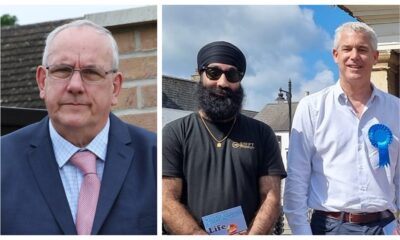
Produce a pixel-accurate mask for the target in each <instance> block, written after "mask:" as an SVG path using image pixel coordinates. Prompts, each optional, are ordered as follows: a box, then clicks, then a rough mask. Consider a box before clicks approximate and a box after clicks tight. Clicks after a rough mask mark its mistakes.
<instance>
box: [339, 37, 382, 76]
mask: <svg viewBox="0 0 400 240" xmlns="http://www.w3.org/2000/svg"><path fill="white" fill-rule="evenodd" d="M333 58H334V60H335V62H336V63H337V64H338V66H339V72H340V78H341V79H342V80H346V81H365V82H369V81H370V77H371V71H372V66H373V65H374V64H375V63H376V62H377V60H378V51H374V50H373V48H372V46H371V44H370V41H369V37H368V35H367V34H366V33H363V32H354V31H351V30H345V31H343V32H342V33H341V36H340V39H339V46H338V49H334V50H333Z"/></svg>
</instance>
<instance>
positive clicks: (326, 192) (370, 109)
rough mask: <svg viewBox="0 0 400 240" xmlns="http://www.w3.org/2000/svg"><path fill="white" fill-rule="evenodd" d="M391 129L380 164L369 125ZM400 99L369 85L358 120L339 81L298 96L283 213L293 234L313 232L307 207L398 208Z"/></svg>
mask: <svg viewBox="0 0 400 240" xmlns="http://www.w3.org/2000/svg"><path fill="white" fill-rule="evenodd" d="M377 123H380V124H384V125H386V126H387V127H388V128H389V129H390V130H391V132H392V134H393V139H392V142H391V144H390V145H389V156H390V165H389V166H385V167H379V166H378V163H379V153H378V149H377V148H376V147H374V146H373V145H372V144H371V141H370V140H369V137H368V130H369V129H370V127H371V126H372V125H374V124H377ZM399 138H400V99H399V98H397V97H395V96H392V95H389V94H387V93H384V92H382V91H380V90H379V89H377V88H375V87H373V91H372V94H371V97H370V99H369V100H368V102H367V104H366V107H365V108H364V112H363V114H362V116H361V118H360V119H358V118H357V115H356V113H355V111H354V109H353V108H352V106H351V103H350V101H349V100H348V98H347V96H346V94H345V93H344V92H343V90H342V88H341V86H340V84H339V81H338V82H337V83H336V84H335V85H333V86H331V87H328V88H326V89H323V90H322V91H320V92H317V93H315V94H312V95H310V96H307V97H305V98H304V99H302V100H301V101H300V103H299V105H298V107H297V110H296V114H295V116H294V119H293V128H292V132H291V137H290V146H289V155H288V176H287V179H286V184H285V192H284V212H285V214H286V216H287V220H288V222H289V225H290V227H291V229H292V232H293V234H312V232H311V227H310V224H309V222H308V218H307V211H308V208H312V209H317V210H322V211H332V212H339V211H344V212H351V213H360V212H379V211H384V210H386V209H389V210H391V211H392V212H396V211H398V210H399V209H400V146H399Z"/></svg>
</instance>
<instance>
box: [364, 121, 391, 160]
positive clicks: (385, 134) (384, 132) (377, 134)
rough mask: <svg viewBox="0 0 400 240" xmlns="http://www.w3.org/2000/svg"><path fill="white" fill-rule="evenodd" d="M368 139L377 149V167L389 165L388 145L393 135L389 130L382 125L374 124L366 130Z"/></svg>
mask: <svg viewBox="0 0 400 240" xmlns="http://www.w3.org/2000/svg"><path fill="white" fill-rule="evenodd" d="M368 137H369V140H370V141H371V144H372V145H373V146H374V147H376V148H378V151H379V167H385V166H388V165H390V158H389V144H390V143H391V142H392V139H393V134H392V132H391V131H390V129H389V128H388V127H387V126H385V125H383V124H375V125H373V126H371V127H370V129H369V130H368Z"/></svg>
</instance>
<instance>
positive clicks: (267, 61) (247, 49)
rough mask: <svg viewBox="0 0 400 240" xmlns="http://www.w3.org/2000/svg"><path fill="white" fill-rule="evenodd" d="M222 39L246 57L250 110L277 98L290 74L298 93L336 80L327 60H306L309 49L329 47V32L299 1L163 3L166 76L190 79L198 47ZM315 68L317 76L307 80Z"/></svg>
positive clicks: (164, 68) (247, 101)
mask: <svg viewBox="0 0 400 240" xmlns="http://www.w3.org/2000/svg"><path fill="white" fill-rule="evenodd" d="M217 40H225V41H228V42H231V43H233V44H235V45H236V46H238V47H239V48H240V49H241V50H242V51H243V52H244V53H245V55H246V59H247V72H246V75H245V78H244V80H243V82H242V84H243V86H244V89H245V92H246V95H247V97H246V101H245V105H244V108H245V109H251V110H256V111H259V110H261V108H262V107H263V106H264V105H265V104H267V103H269V102H273V101H275V99H276V97H277V94H278V89H279V87H282V88H283V89H286V90H287V82H288V80H289V78H291V79H292V82H293V92H294V93H296V94H294V96H296V97H300V93H301V92H302V91H310V92H314V91H316V90H319V89H321V88H322V87H325V86H327V84H331V83H333V82H334V81H333V73H332V71H330V70H328V69H327V67H326V66H325V64H324V63H323V61H322V60H320V61H317V63H316V64H315V66H314V65H311V66H308V64H309V63H308V62H307V61H305V59H303V57H304V52H306V51H313V49H327V46H329V45H330V44H331V42H332V40H331V39H330V37H329V34H328V33H327V32H326V31H325V30H323V29H322V28H321V27H319V26H318V25H317V24H316V23H315V21H314V18H313V11H311V10H309V9H301V8H300V7H299V6H294V5H285V6H271V5H269V6H243V5H242V6H164V7H163V74H167V75H172V76H177V77H184V78H189V76H190V75H191V74H192V73H193V71H194V69H195V68H196V56H197V52H198V50H199V49H200V48H201V47H202V46H204V45H205V44H207V43H209V42H212V41H217ZM310 67H311V68H313V70H314V71H315V74H314V76H313V77H311V78H310V77H308V78H307V77H306V76H305V75H306V72H310V71H309V70H310V69H309V68H310ZM306 70H308V71H306ZM308 75H309V74H308ZM302 95H303V93H302V94H301V96H302Z"/></svg>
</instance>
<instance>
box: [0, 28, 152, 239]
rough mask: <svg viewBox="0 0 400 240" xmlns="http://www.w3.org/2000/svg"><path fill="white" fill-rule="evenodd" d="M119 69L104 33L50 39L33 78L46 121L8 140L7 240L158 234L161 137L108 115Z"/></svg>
mask: <svg viewBox="0 0 400 240" xmlns="http://www.w3.org/2000/svg"><path fill="white" fill-rule="evenodd" d="M117 69H118V48H117V44H116V42H115V40H114V39H113V37H112V35H111V33H110V32H109V31H108V30H106V29H105V28H103V27H100V26H98V25H96V24H94V23H92V22H90V21H87V20H78V21H75V22H72V23H69V24H66V25H63V26H60V27H58V28H56V29H55V30H54V31H53V32H51V33H50V34H49V36H48V38H47V40H46V47H45V50H44V54H43V63H42V65H41V66H39V67H38V68H37V72H36V80H37V84H38V87H39V90H40V97H41V98H42V99H44V101H45V103H46V108H47V110H48V113H49V116H48V117H46V118H44V119H43V120H42V121H41V122H39V123H36V124H33V125H30V126H28V127H25V128H23V129H21V130H19V131H16V132H14V133H12V134H9V135H6V136H4V137H3V138H2V139H1V148H2V151H1V219H2V221H1V233H2V234H156V232H157V228H156V225H157V224H156V222H157V221H156V217H157V212H156V210H157V204H156V201H157V197H156V182H157V181H156V169H157V167H156V152H157V151H156V135H155V134H154V133H150V132H148V131H146V130H144V129H140V128H138V127H134V126H131V125H128V124H126V123H123V122H122V121H120V120H119V119H118V118H117V117H115V116H114V115H113V114H112V113H110V112H111V106H112V105H115V104H116V103H117V96H118V94H119V92H120V89H121V86H122V80H123V79H122V74H121V72H119V71H118V70H117Z"/></svg>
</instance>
